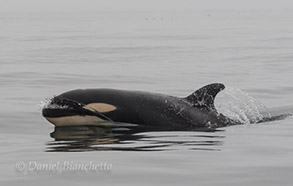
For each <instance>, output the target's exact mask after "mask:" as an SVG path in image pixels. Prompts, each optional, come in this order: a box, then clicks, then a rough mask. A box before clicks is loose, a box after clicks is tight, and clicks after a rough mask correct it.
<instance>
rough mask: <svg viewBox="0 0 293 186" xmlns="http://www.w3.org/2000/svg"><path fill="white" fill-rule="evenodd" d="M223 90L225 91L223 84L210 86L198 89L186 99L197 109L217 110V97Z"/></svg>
mask: <svg viewBox="0 0 293 186" xmlns="http://www.w3.org/2000/svg"><path fill="white" fill-rule="evenodd" d="M223 89H225V86H224V85H223V84H221V83H213V84H209V85H206V86H204V87H202V88H200V89H198V90H197V91H195V92H194V93H192V94H191V95H189V96H187V97H186V98H184V99H185V100H186V101H188V102H189V103H191V104H192V105H193V106H195V107H197V108H202V109H207V110H210V111H211V110H215V106H214V100H215V97H216V95H217V94H218V93H219V92H220V91H221V90H223Z"/></svg>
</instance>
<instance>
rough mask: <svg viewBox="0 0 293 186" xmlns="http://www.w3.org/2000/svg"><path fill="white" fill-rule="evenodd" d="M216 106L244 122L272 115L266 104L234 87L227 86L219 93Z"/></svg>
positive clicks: (226, 114) (234, 118)
mask: <svg viewBox="0 0 293 186" xmlns="http://www.w3.org/2000/svg"><path fill="white" fill-rule="evenodd" d="M215 107H216V109H217V111H218V112H219V113H222V114H223V115H225V116H227V117H229V118H231V119H233V120H236V121H239V122H241V123H244V124H249V123H257V122H260V121H262V120H263V119H264V118H269V117H270V116H271V115H270V113H269V112H268V109H267V108H266V106H265V105H264V104H262V103H261V102H260V101H258V100H256V99H254V98H253V97H251V96H249V95H248V93H246V92H244V91H242V90H240V89H237V88H234V87H226V88H225V89H224V90H223V91H221V92H220V93H219V94H218V95H217V97H216V99H215Z"/></svg>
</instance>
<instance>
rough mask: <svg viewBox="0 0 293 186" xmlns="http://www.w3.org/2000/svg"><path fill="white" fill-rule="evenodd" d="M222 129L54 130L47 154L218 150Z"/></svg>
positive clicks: (126, 127)
mask: <svg viewBox="0 0 293 186" xmlns="http://www.w3.org/2000/svg"><path fill="white" fill-rule="evenodd" d="M223 134H224V133H223V130H218V129H217V130H215V129H213V130H211V129H209V130H207V129H203V130H192V131H190V130H189V131H187V130H186V131H166V130H163V129H154V128H149V127H142V126H137V125H133V124H119V125H116V126H115V127H109V126H107V127H106V126H104V127H93V126H74V127H73V126H72V127H56V128H55V130H54V131H53V132H52V133H51V137H52V138H54V139H55V140H54V141H49V142H48V143H47V149H46V151H47V152H58V151H60V152H81V151H168V150H179V149H186V148H187V149H188V150H208V151H220V150H221V149H220V147H221V146H222V144H223V140H224V138H225V136H224V135H223Z"/></svg>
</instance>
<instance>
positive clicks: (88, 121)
mask: <svg viewBox="0 0 293 186" xmlns="http://www.w3.org/2000/svg"><path fill="white" fill-rule="evenodd" d="M46 119H47V120H48V121H49V122H50V123H52V124H54V125H55V126H56V127H59V126H79V125H96V126H98V125H105V123H106V121H105V120H103V119H101V118H99V117H96V116H64V117H46Z"/></svg>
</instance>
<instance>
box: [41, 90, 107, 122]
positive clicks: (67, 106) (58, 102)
mask: <svg viewBox="0 0 293 186" xmlns="http://www.w3.org/2000/svg"><path fill="white" fill-rule="evenodd" d="M85 106H86V105H85V104H83V103H79V102H77V101H75V100H71V99H67V98H65V97H60V96H58V97H54V98H52V99H51V101H50V102H49V103H48V105H47V106H45V107H44V108H43V110H42V114H43V116H44V117H46V118H58V117H66V116H97V117H99V118H101V119H103V120H107V121H109V120H110V119H109V118H108V117H106V116H105V115H104V114H102V113H100V112H98V111H96V110H89V109H87V108H84V107H85ZM110 121H111V120H110Z"/></svg>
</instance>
